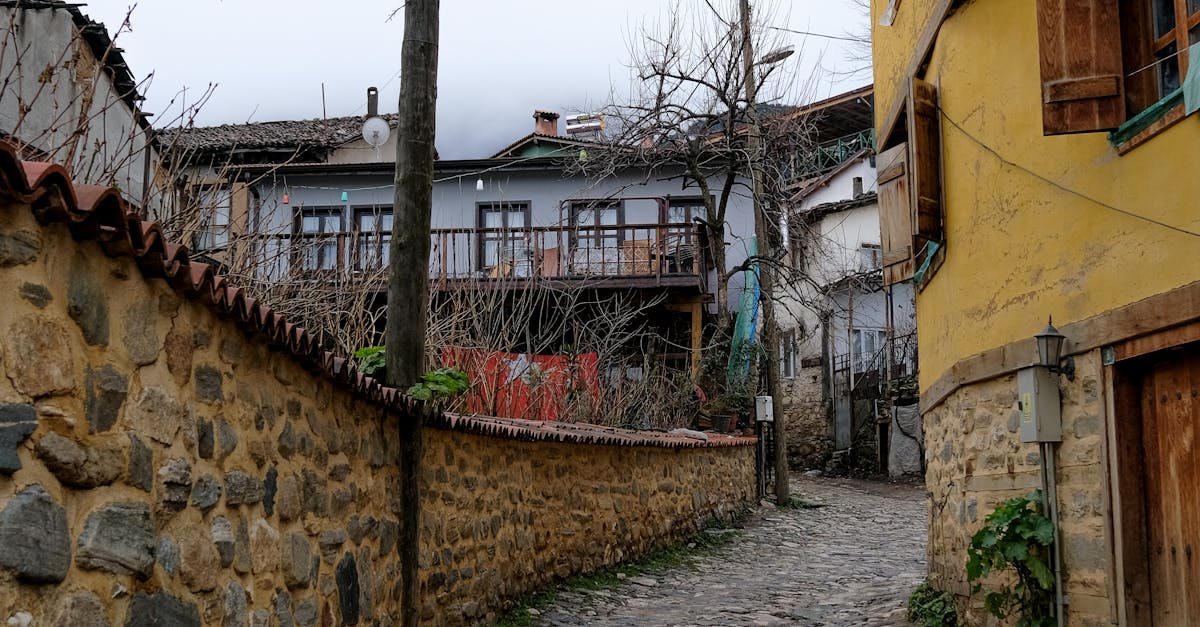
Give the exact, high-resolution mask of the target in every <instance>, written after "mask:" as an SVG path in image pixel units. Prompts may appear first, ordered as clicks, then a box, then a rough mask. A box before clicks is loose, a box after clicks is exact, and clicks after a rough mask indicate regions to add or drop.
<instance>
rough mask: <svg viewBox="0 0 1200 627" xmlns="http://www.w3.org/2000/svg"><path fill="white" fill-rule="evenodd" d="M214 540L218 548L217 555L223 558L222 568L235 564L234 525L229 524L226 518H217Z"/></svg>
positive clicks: (215, 520) (214, 523)
mask: <svg viewBox="0 0 1200 627" xmlns="http://www.w3.org/2000/svg"><path fill="white" fill-rule="evenodd" d="M212 539H213V544H214V545H216V547H217V553H218V554H219V555H220V556H221V567H222V568H224V567H228V566H229V565H230V564H232V563H233V544H234V537H233V523H231V522H229V519H228V518H225V517H224V516H217V517H216V518H214V519H213V522H212Z"/></svg>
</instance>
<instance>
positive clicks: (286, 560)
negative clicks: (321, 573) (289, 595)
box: [279, 531, 313, 588]
mask: <svg viewBox="0 0 1200 627" xmlns="http://www.w3.org/2000/svg"><path fill="white" fill-rule="evenodd" d="M312 563H313V553H312V546H311V545H310V544H309V543H308V538H306V537H305V536H304V534H302V533H299V532H296V531H293V532H290V533H288V534H287V535H285V536H284V537H283V542H281V543H280V554H279V566H280V568H281V569H282V570H283V580H284V583H285V584H287V587H288V588H307V587H308V586H309V584H311V583H312Z"/></svg>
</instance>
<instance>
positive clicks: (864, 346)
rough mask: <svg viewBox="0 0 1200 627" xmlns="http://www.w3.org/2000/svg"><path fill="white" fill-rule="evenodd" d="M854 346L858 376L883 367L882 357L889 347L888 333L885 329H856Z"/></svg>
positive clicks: (855, 370) (852, 348)
mask: <svg viewBox="0 0 1200 627" xmlns="http://www.w3.org/2000/svg"><path fill="white" fill-rule="evenodd" d="M852 339H853V341H854V346H853V347H851V350H852V351H853V355H854V372H855V373H856V374H858V373H862V372H868V371H871V370H880V369H882V367H883V363H882V359H881V355H882V353H883V349H884V347H885V346H887V331H884V330H883V329H855V330H854V333H853V335H852Z"/></svg>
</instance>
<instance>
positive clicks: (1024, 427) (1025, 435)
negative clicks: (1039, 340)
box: [1017, 366, 1062, 442]
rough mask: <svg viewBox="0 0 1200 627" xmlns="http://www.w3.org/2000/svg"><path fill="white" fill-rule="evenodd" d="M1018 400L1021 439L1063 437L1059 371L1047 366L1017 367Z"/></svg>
mask: <svg viewBox="0 0 1200 627" xmlns="http://www.w3.org/2000/svg"><path fill="white" fill-rule="evenodd" d="M1017 403H1018V411H1020V412H1021V441H1022V442H1061V441H1062V402H1061V398H1060V395H1059V391H1058V375H1057V374H1054V373H1053V372H1050V369H1048V368H1046V367H1044V366H1034V367H1032V368H1024V369H1022V370H1019V371H1017Z"/></svg>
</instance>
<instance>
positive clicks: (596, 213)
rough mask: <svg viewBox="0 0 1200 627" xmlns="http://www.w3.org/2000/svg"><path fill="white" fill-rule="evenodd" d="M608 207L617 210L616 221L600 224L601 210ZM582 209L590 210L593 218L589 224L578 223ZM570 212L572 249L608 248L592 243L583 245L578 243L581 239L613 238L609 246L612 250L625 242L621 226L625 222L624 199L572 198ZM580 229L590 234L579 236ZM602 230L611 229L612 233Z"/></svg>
mask: <svg viewBox="0 0 1200 627" xmlns="http://www.w3.org/2000/svg"><path fill="white" fill-rule="evenodd" d="M609 209H615V210H616V212H617V219H616V222H615V223H614V224H611V225H608V224H601V222H600V214H601V212H603V211H607V210H609ZM584 211H591V212H592V216H593V218H592V225H591V226H582V225H580V224H579V214H580V213H583V212H584ZM570 214H571V248H572V249H578V248H589V249H595V250H606V249H607V248H609V247H608V246H596V245H594V244H593V245H588V246H584V245H583V244H580V242H581V241H588V242H604V241H605V240H609V239H610V238H613V239H615V245H614V246H612V247H611V248H612V249H613V250H618V249H620V247H621V244H623V243H624V242H625V230H624V229H623V228H621V227H622V226H623V225H624V224H625V201H624V200H622V199H619V198H616V199H612V200H608V199H597V200H572V201H570ZM581 230H584V231H590V232H591V234H590V235H582V236H581V235H579V231H581ZM604 231H612V233H613V234H612V235H605V234H604Z"/></svg>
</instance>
